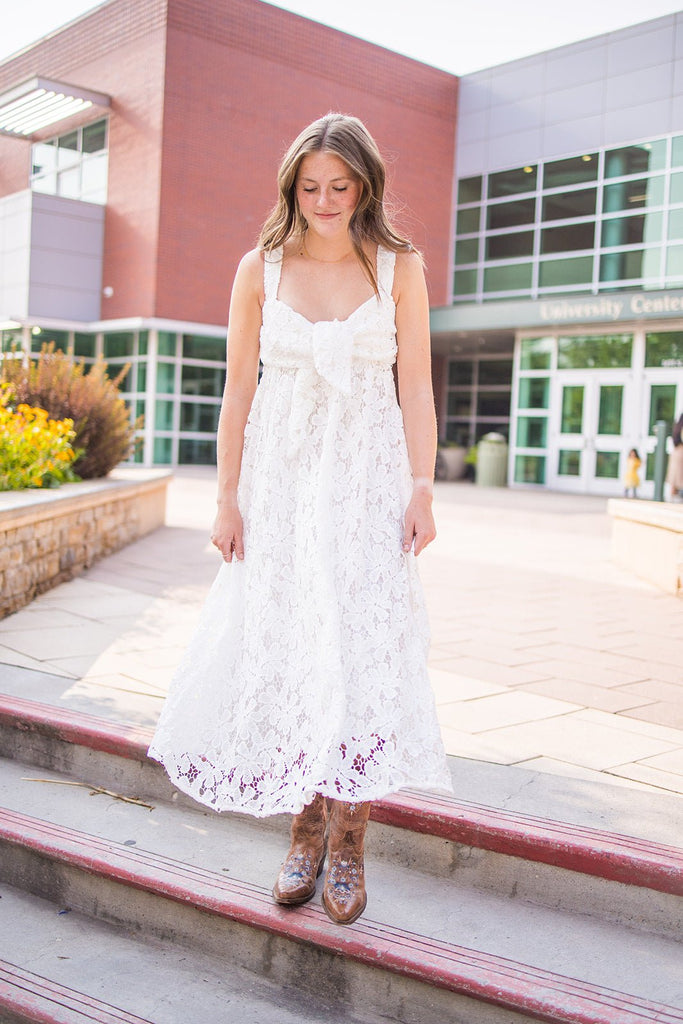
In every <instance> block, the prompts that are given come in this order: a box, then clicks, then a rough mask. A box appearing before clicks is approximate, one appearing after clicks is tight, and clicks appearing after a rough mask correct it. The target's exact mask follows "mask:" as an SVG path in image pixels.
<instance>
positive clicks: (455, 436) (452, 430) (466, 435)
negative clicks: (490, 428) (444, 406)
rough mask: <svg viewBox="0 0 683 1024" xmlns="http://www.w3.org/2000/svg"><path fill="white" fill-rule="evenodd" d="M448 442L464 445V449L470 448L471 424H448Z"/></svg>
mask: <svg viewBox="0 0 683 1024" xmlns="http://www.w3.org/2000/svg"><path fill="white" fill-rule="evenodd" d="M446 440H447V441H455V443H456V444H459V445H462V447H463V448H469V446H470V443H471V439H470V425H469V423H454V422H453V421H451V422H450V423H447V424H446Z"/></svg>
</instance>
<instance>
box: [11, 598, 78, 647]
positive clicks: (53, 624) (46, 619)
mask: <svg viewBox="0 0 683 1024" xmlns="http://www.w3.org/2000/svg"><path fill="white" fill-rule="evenodd" d="M87 625H88V622H87V621H86V620H84V619H83V618H82V617H81V616H80V615H78V613H77V612H75V611H74V609H73V608H72V607H71V606H69V608H68V609H67V608H65V607H61V608H44V607H42V606H41V605H39V604H38V603H37V602H36V601H34V602H33V603H32V604H30V605H28V606H27V607H26V608H22V609H21V610H20V611H18V612H15V613H14V614H13V615H10V616H8V617H7V618H6V619H3V621H2V623H0V639H2V636H3V633H5V632H17V631H18V630H22V629H61V628H62V627H66V628H68V627H69V626H87Z"/></svg>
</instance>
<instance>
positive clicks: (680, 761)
mask: <svg viewBox="0 0 683 1024" xmlns="http://www.w3.org/2000/svg"><path fill="white" fill-rule="evenodd" d="M640 764H645V765H648V767H650V768H658V769H659V770H660V771H664V772H672V773H673V774H674V775H681V776H683V749H680V748H679V749H678V750H671V751H669V753H667V754H657V755H656V756H655V757H648V758H647V759H646V760H644V761H641V762H640Z"/></svg>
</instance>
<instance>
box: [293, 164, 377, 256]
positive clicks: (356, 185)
mask: <svg viewBox="0 0 683 1024" xmlns="http://www.w3.org/2000/svg"><path fill="white" fill-rule="evenodd" d="M360 195H361V183H360V181H359V180H358V178H357V177H356V176H355V175H354V173H353V171H352V170H351V168H350V167H349V166H348V164H346V163H344V161H343V160H342V159H341V157H338V156H336V155H335V154H334V153H325V152H319V153H309V154H308V156H305V157H304V158H303V160H302V161H301V163H300V164H299V170H298V173H297V176H296V197H297V201H298V203H299V209H300V210H301V213H302V215H303V216H304V217H305V218H306V221H307V223H308V228H309V230H310V231H314V232H315V233H316V234H319V235H321V236H322V237H325V238H334V237H338V236H339V235H340V234H342V233H348V229H349V222H350V220H351V217H352V215H353V211H354V210H355V209H356V206H357V205H358V200H359V199H360Z"/></svg>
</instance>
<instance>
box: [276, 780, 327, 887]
mask: <svg viewBox="0 0 683 1024" xmlns="http://www.w3.org/2000/svg"><path fill="white" fill-rule="evenodd" d="M326 826H327V800H326V799H325V797H323V796H321V795H320V793H316V795H315V797H314V798H313V800H312V801H311V803H310V804H308V805H307V806H306V807H304V809H303V811H302V812H301V813H300V814H297V815H296V816H295V817H294V818H293V819H292V830H291V845H290V848H289V852H288V854H287V856H286V858H285V861H284V864H283V865H282V867H281V868H280V873H279V875H278V876H277V881H276V882H275V885H274V886H273V897H274V899H275V901H276V902H277V903H283V904H287V905H289V906H298V905H299V904H300V903H307V902H308V900H310V899H311V897H312V896H313V895H314V893H315V881H316V878H318V876H319V875H320V874H321V873H322V870H323V864H324V863H325V828H326Z"/></svg>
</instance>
